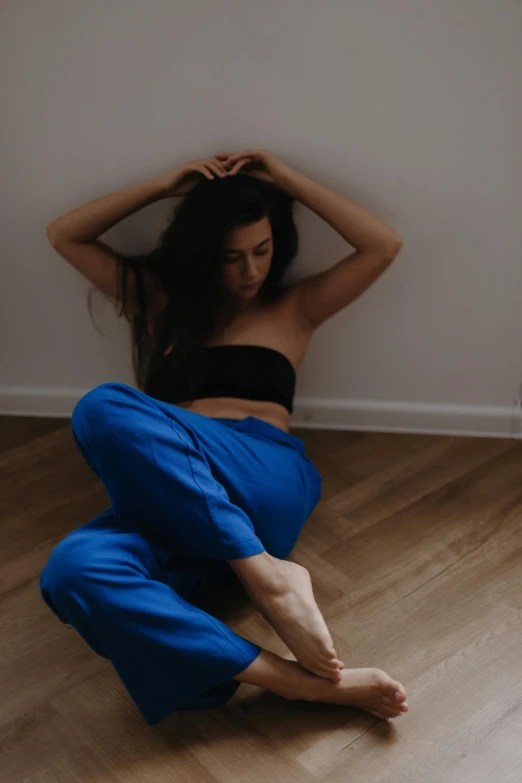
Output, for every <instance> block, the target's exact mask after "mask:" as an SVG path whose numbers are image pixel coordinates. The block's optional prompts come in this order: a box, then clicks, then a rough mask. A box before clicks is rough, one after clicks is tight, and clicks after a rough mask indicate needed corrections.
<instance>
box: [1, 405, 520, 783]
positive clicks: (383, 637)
mask: <svg viewBox="0 0 522 783" xmlns="http://www.w3.org/2000/svg"><path fill="white" fill-rule="evenodd" d="M296 434H298V435H299V437H302V438H303V439H304V440H305V442H306V445H307V451H308V454H309V456H310V457H311V458H312V459H313V461H314V462H315V463H316V464H317V466H318V467H319V469H320V471H321V473H322V474H323V477H324V493H323V498H322V500H321V503H320V504H319V506H318V508H317V509H316V511H315V512H314V514H313V515H312V517H311V518H310V520H309V521H308V523H307V525H306V527H305V530H304V532H303V534H302V536H301V539H300V540H299V542H298V544H297V546H296V548H295V550H294V552H293V553H292V559H294V560H295V561H296V562H299V563H302V564H303V565H304V566H306V567H307V568H308V569H309V570H310V572H311V574H312V579H313V582H314V585H315V591H316V597H317V600H318V603H319V605H320V606H321V609H322V610H323V612H324V614H325V617H326V618H327V622H328V624H329V626H330V628H331V631H332V633H333V636H334V638H335V641H336V644H337V645H338V646H339V648H340V651H341V653H342V656H343V658H344V660H345V662H346V663H347V665H351V666H378V667H380V668H383V669H385V670H386V671H388V672H389V673H390V674H392V676H394V677H396V678H398V679H399V680H401V681H402V682H403V683H404V685H405V687H406V688H407V690H408V694H409V698H408V701H409V704H410V712H409V713H408V714H407V715H406V716H404V717H403V718H401V719H400V720H398V721H396V722H395V723H394V724H385V723H382V722H380V721H377V720H376V719H374V718H372V717H370V716H369V715H366V714H364V713H362V712H359V711H357V710H353V709H347V708H340V707H333V706H328V705H317V704H314V705H312V704H305V703H292V702H284V701H282V700H281V699H278V698H277V697H276V696H274V695H272V694H269V693H266V692H263V691H260V690H259V689H257V688H254V687H251V686H242V687H241V688H240V689H239V690H238V692H237V694H236V696H235V697H234V699H233V700H232V701H231V702H229V703H228V704H227V705H226V706H224V707H222V708H220V709H217V710H212V711H201V712H199V711H198V712H186V713H175V714H172V715H171V716H170V717H169V718H168V719H167V720H166V721H164V722H163V723H162V724H161V725H160V726H158V727H156V728H153V729H151V728H148V727H147V726H146V725H145V724H144V723H143V722H142V720H141V719H140V717H139V715H138V714H137V712H136V710H135V708H134V706H133V704H132V702H131V700H130V699H129V697H128V695H127V694H126V692H125V690H124V689H123V687H122V686H121V684H120V683H119V681H118V678H117V677H116V675H115V673H114V672H113V670H112V668H111V666H110V664H109V663H108V662H107V661H104V660H103V659H100V658H97V657H96V656H95V655H94V654H93V653H91V651H90V650H89V649H88V648H87V647H86V646H85V645H84V643H83V642H82V641H81V639H79V638H78V637H77V636H76V634H75V633H74V632H73V631H71V630H70V629H69V628H67V627H65V626H63V625H61V624H60V623H59V622H58V620H57V619H56V618H55V617H54V616H53V615H52V614H51V613H50V612H49V610H48V609H47V607H45V606H44V604H43V603H42V601H41V599H40V596H39V592H38V578H39V573H40V571H41V569H42V567H43V565H44V564H45V562H46V560H47V557H48V556H49V553H50V552H51V550H52V548H53V547H54V546H55V544H56V542H57V541H59V540H60V539H61V538H62V537H63V536H64V535H66V534H67V533H68V532H69V531H71V530H73V529H74V528H76V527H78V526H79V525H80V524H82V523H84V522H86V521H87V520H88V519H90V518H92V517H93V516H94V515H95V514H97V513H99V512H100V511H102V510H103V509H104V508H106V507H107V505H108V502H107V496H106V493H105V490H104V488H103V487H102V486H101V485H100V483H99V482H98V481H97V479H96V478H95V476H94V475H93V474H92V473H91V471H90V470H89V468H88V467H87V466H86V465H85V464H84V462H83V460H82V458H81V456H80V455H79V453H78V452H77V450H76V447H75V445H74V442H73V439H72V436H71V433H70V428H69V422H68V421H67V420H62V419H35V418H31V417H27V418H16V417H3V418H1V417H0V499H1V500H0V504H1V505H0V566H1V570H0V617H1V622H0V654H1V655H0V693H1V698H0V783H15V782H16V783H51V782H52V783H72V782H73V781H82V783H122V782H123V781H125V783H148V781H151V782H152V781H154V783H163V781H165V783H167V781H183V782H184V783H196V782H197V783H216V782H217V783H225V782H226V783H236V781H237V783H261V782H262V783H265V782H266V781H275V782H279V781H281V783H283V781H284V783H309V782H310V781H327V782H328V783H341V781H342V782H343V783H344V781H350V783H407V782H411V783H467V782H468V781H469V782H470V783H520V781H522V743H521V742H520V737H521V735H522V481H521V473H522V444H521V443H520V442H518V441H512V440H493V439H471V438H455V437H436V436H417V435H393V434H381V433H373V434H370V435H365V434H363V433H344V432H318V431H299V432H296ZM211 604H213V605H214V609H215V612H216V614H218V615H219V616H220V617H222V618H224V619H226V621H227V622H228V623H229V624H230V625H231V627H233V628H234V630H236V631H238V632H239V633H241V634H243V635H245V636H247V637H248V638H250V639H252V640H253V641H255V642H257V643H260V644H263V645H264V646H266V647H267V648H268V649H271V650H274V651H275V652H284V646H283V645H282V643H281V642H280V640H279V639H278V638H277V637H276V635H275V634H274V632H273V631H272V629H271V628H270V627H269V626H268V625H267V623H266V622H265V621H264V620H263V619H262V618H261V617H259V615H258V614H257V613H256V612H255V611H254V609H253V608H252V607H251V605H250V604H249V603H248V601H247V600H246V599H245V597H244V595H243V594H238V593H237V590H236V589H235V587H234V585H229V586H228V587H227V586H224V587H223V590H222V591H220V592H219V593H218V594H217V595H214V596H212V598H211Z"/></svg>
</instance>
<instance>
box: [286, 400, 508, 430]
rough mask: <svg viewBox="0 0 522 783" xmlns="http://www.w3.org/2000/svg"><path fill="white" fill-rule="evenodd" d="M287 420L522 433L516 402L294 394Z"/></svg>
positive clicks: (320, 425) (327, 425) (336, 426)
mask: <svg viewBox="0 0 522 783" xmlns="http://www.w3.org/2000/svg"><path fill="white" fill-rule="evenodd" d="M292 426H294V427H306V428H310V429H332V430H364V431H367V432H368V431H372V430H373V431H378V432H418V433H423V434H435V435H470V436H476V437H490V438H520V437H522V417H521V410H520V408H519V407H518V406H515V405H512V406H507V405H506V406H500V405H499V406H495V405H440V404H436V403H417V402H386V401H384V400H324V399H317V398H301V399H299V398H298V399H296V401H295V406H294V414H293V416H292Z"/></svg>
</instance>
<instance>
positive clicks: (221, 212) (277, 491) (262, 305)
mask: <svg viewBox="0 0 522 783" xmlns="http://www.w3.org/2000/svg"><path fill="white" fill-rule="evenodd" d="M181 195H183V196H185V198H184V200H182V201H181V202H180V204H179V206H178V208H177V210H176V212H175V214H174V217H173V220H172V222H171V224H170V225H169V227H168V228H167V229H166V231H165V233H164V235H163V237H162V239H161V242H160V244H159V246H158V248H157V250H155V251H154V252H153V253H151V254H150V255H148V256H145V257H140V258H123V257H122V256H120V255H118V254H117V253H115V252H114V251H113V250H111V249H110V248H109V247H108V246H107V245H105V244H103V243H102V242H100V241H99V240H98V237H99V236H100V235H101V234H103V233H104V232H105V231H107V230H108V229H109V228H111V226H113V225H115V224H116V223H118V222H119V221H120V220H122V219H123V218H125V217H127V216H128V215H130V214H132V213H134V212H136V211H137V210H139V209H141V208H142V207H144V206H145V205H147V204H150V203H152V202H154V201H157V200H159V199H162V198H165V197H168V196H181ZM296 199H297V200H298V201H300V202H302V203H303V204H305V205H306V206H307V207H308V208H309V209H311V210H313V211H314V212H315V213H316V214H317V215H319V216H320V217H321V218H323V219H324V220H326V221H327V223H329V224H330V225H331V226H332V227H333V228H334V229H335V230H336V231H338V232H339V233H340V234H341V236H342V237H343V238H344V239H346V241H347V242H349V243H350V245H352V246H353V247H354V248H355V252H354V253H353V254H351V255H350V256H347V257H346V258H344V259H343V260H342V261H340V262H339V263H338V264H337V265H336V266H334V267H332V268H331V269H328V270H327V271H323V272H320V273H319V274H315V275H312V276H311V277H309V278H307V279H305V280H303V281H301V282H299V283H297V284H294V285H290V286H283V285H282V284H281V279H282V276H283V273H284V272H285V270H286V268H287V266H288V264H289V263H290V261H291V260H292V258H293V257H294V256H295V254H296V252H297V234H296V230H295V225H294V222H293V217H292V204H293V202H294V200H296ZM47 234H48V237H49V239H50V241H51V243H52V244H53V246H54V247H55V248H56V250H57V251H58V252H59V253H60V254H61V255H62V256H63V257H64V258H65V259H66V260H67V261H69V262H70V263H71V264H73V266H75V267H76V268H77V269H78V270H79V271H80V272H81V273H82V274H83V275H84V276H85V277H87V279H88V280H90V281H91V282H92V283H93V284H94V285H95V286H96V287H97V288H98V289H100V290H101V291H103V292H105V293H106V294H107V295H108V296H110V297H111V298H113V299H114V300H116V301H117V302H120V303H121V311H120V315H121V314H124V315H125V316H126V317H127V318H128V319H129V321H130V322H131V324H132V335H133V346H134V364H135V369H136V374H137V380H138V386H139V389H134V388H132V387H130V386H128V385H125V384H120V383H106V384H102V385H101V386H99V387H97V388H95V389H93V390H92V391H90V392H89V393H88V394H86V395H85V396H84V397H83V398H82V399H81V400H80V401H79V402H78V404H77V405H76V407H75V409H74V412H73V416H72V431H73V435H74V438H75V441H76V443H77V445H78V447H79V449H80V451H81V452H82V454H83V456H84V457H85V459H86V461H87V462H88V464H89V465H90V467H91V468H92V470H93V471H94V472H95V473H96V475H97V476H98V477H99V478H100V480H101V481H102V482H103V483H104V485H105V487H106V489H107V492H108V494H109V497H110V500H111V503H112V505H111V507H110V508H109V509H108V510H107V511H105V512H103V513H102V514H100V515H99V516H98V517H96V518H95V519H94V520H92V521H91V522H89V523H88V524H86V525H84V526H83V527H81V528H80V529H79V530H76V531H75V532H73V533H72V534H71V535H69V536H68V537H67V538H65V539H64V541H62V542H61V543H60V544H59V545H58V547H57V548H56V549H55V551H54V552H53V554H52V555H51V558H50V560H49V563H48V564H47V566H46V568H45V570H44V572H43V574H42V580H41V587H42V595H43V597H44V600H45V601H46V602H47V603H48V605H49V606H50V607H51V609H52V610H53V611H54V612H55V613H56V614H57V615H58V617H59V618H60V619H61V620H62V621H63V622H66V623H69V624H71V625H72V626H73V627H74V628H75V629H76V630H77V631H78V632H79V633H80V635H81V636H82V637H83V639H84V640H85V641H86V642H87V643H88V644H89V645H90V646H91V648H92V649H93V650H95V651H96V652H97V653H98V654H100V655H103V656H105V657H107V658H108V659H110V661H111V662H112V664H113V665H114V667H115V669H116V671H117V673H118V675H119V676H120V678H121V680H122V681H123V683H124V685H125V686H126V688H127V690H128V691H129V693H130V695H131V697H132V698H133V700H134V702H135V703H136V705H137V707H138V709H139V710H140V711H141V713H142V715H143V717H144V718H145V720H146V721H147V722H148V723H149V724H154V723H157V722H159V721H160V720H162V719H163V718H165V717H166V716H167V715H168V714H169V713H170V712H171V711H173V710H182V709H195V708H202V707H211V706H216V705H219V704H222V703H224V702H225V701H226V700H227V699H229V698H230V697H231V696H232V694H233V693H234V691H235V690H236V688H237V687H238V686H239V683H241V682H246V683H250V684H253V685H257V686H260V687H262V688H267V689H269V690H271V691H273V692H275V693H276V694H279V695H280V696H282V697H284V698H286V699H305V700H308V701H325V702H333V703H341V704H347V705H351V706H356V707H359V708H362V709H365V710H367V711H369V712H371V713H372V714H373V715H376V716H377V717H379V718H382V719H383V720H387V719H389V718H393V717H397V716H399V715H402V714H403V713H404V712H406V711H407V709H408V708H407V704H406V693H405V691H404V688H403V686H402V685H401V684H400V683H398V682H396V681H395V680H393V679H392V678H391V677H389V676H388V675H387V674H386V673H385V672H383V671H381V670H379V669H346V668H344V665H343V663H342V662H341V661H340V660H339V659H338V657H337V654H336V651H335V649H334V645H333V643H332V639H331V636H330V633H329V631H328V628H327V627H326V624H325V621H324V619H323V617H322V615H321V613H320V611H319V608H318V606H317V604H316V603H315V600H314V597H313V592H312V587H311V582H310V577H309V575H308V572H307V571H306V570H305V569H304V568H303V567H301V566H299V565H297V564H295V563H291V562H288V561H285V558H286V557H287V556H288V554H289V553H290V551H291V549H292V547H293V546H294V544H295V541H296V539H297V537H298V535H299V533H300V530H301V528H302V526H303V524H304V522H305V521H306V519H307V517H308V516H309V515H310V513H311V512H312V510H313V508H314V506H315V505H316V503H317V501H318V499H319V496H320V493H321V479H320V476H319V474H318V472H317V470H316V469H315V467H314V466H313V464H312V463H311V462H310V460H309V459H308V457H307V456H306V454H305V452H304V446H303V442H302V441H301V440H300V439H298V438H296V437H295V436H293V435H291V434H290V433H289V432H288V428H289V420H290V413H291V411H292V398H293V392H294V385H295V373H296V370H298V368H299V366H300V364H301V362H302V360H303V357H304V354H305V351H306V348H307V345H308V342H309V340H310V338H311V336H312V334H313V333H314V331H315V329H316V328H317V327H318V326H319V325H320V324H322V323H323V322H324V321H325V320H326V319H327V318H329V317H330V316H332V315H333V314H334V313H336V312H338V311H339V310H341V309H342V308H343V307H346V305H348V304H349V303H350V302H352V301H353V300H354V299H355V298H356V297H358V296H359V295H360V294H361V293H362V292H363V291H364V290H365V289H367V288H368V286H369V285H370V284H371V283H372V282H373V281H374V280H376V279H377V278H378V277H379V275H381V274H382V272H384V270H385V269H386V268H387V267H388V266H389V264H390V263H391V261H392V260H393V259H394V258H395V256H396V255H397V253H398V252H399V250H400V248H401V239H400V237H399V236H398V235H397V234H396V233H395V231H393V229H391V228H390V227H389V226H387V225H386V224H385V223H383V222H382V221H380V220H378V219H377V218H376V217H374V216H373V215H371V214H370V213H369V212H367V211H366V210H364V209H362V208H361V207H358V206H356V205H355V204H353V203H352V202H350V201H348V200H347V199H345V198H343V197H342V196H339V195H336V194H335V193H333V192H331V191H330V190H328V189H326V188H325V187H322V186H321V185H318V184H317V183H315V182H313V181H312V180H310V179H308V178H307V177H306V176H304V175H303V174H301V173H299V172H298V171H295V170H294V169H292V168H290V167H289V166H287V165H286V164H284V163H283V162H282V161H280V160H278V159H277V158H276V157H274V156H273V155H271V154H270V153H268V152H266V151H264V150H261V151H259V150H247V151H245V152H241V153H239V154H236V155H228V154H222V155H216V156H215V157H214V158H212V159H209V160H198V161H191V162H190V163H186V164H185V165H183V166H181V167H179V168H177V169H174V170H173V171H170V172H169V173H168V174H166V175H164V176H160V177H156V178H153V179H150V180H147V181H146V182H144V183H142V184H139V185H135V186H133V187H130V188H128V189H126V190H123V191H120V192H118V193H114V194H112V195H108V196H105V197H104V198H100V199H98V200H96V201H93V202H90V203H88V204H85V205H83V206H81V207H79V208H78V209H76V210H73V211H72V212H68V213H67V214H65V215H64V216H63V217H60V218H58V220H56V221H54V222H53V223H51V224H50V225H49V226H48V228H47ZM230 569H231V570H232V571H233V572H234V573H235V574H236V575H237V577H238V578H239V579H240V581H241V582H242V584H243V585H244V587H245V588H246V590H247V592H248V594H249V595H250V597H251V598H252V600H253V601H254V603H255V604H256V606H257V607H258V609H259V610H260V612H261V613H262V614H263V616H264V617H265V618H266V619H267V620H268V622H269V623H270V624H271V625H272V626H273V628H274V629H275V631H276V632H277V633H278V634H279V636H280V637H281V639H282V640H283V641H284V642H285V643H286V645H287V646H288V647H289V649H290V650H291V652H292V653H293V656H295V657H294V658H293V660H288V659H283V658H280V657H279V656H277V655H274V654H273V653H270V652H268V651H266V650H262V649H261V648H260V647H259V646H257V645H255V644H252V643H251V642H249V641H247V640H245V639H243V638H241V637H239V636H238V635H236V634H234V633H232V631H231V630H230V629H229V628H228V627H227V626H226V625H224V624H223V623H221V622H219V621H218V620H217V619H215V618H214V617H211V616H210V615H209V614H207V613H205V612H204V611H202V610H201V609H200V608H196V607H195V606H194V605H193V604H191V603H190V598H191V596H193V595H194V593H195V591H196V590H199V589H201V588H202V587H208V586H209V585H211V584H214V583H215V582H216V581H217V580H219V579H221V578H222V577H223V576H224V575H225V574H226V573H230Z"/></svg>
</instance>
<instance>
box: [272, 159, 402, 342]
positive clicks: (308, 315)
mask: <svg viewBox="0 0 522 783" xmlns="http://www.w3.org/2000/svg"><path fill="white" fill-rule="evenodd" d="M282 184H283V186H284V187H285V189H286V190H287V191H288V193H290V195H291V196H293V197H294V198H296V199H297V200H298V201H301V202H302V203H303V204H304V205H305V206H307V207H308V208H309V209H311V210H312V211H313V212H315V214H316V215H319V217H321V218H323V220H326V222H327V223H328V224H329V225H330V226H331V227H332V228H333V229H335V230H336V231H337V232H338V233H339V234H340V235H341V236H342V237H343V239H346V241H347V242H349V243H350V245H352V247H354V248H355V252H354V253H350V254H349V255H348V256H347V257H346V258H343V259H342V260H341V261H339V262H338V263H337V264H335V266H333V267H331V268H330V269H326V270H325V271H324V272H319V273H318V274H316V275H312V276H311V277H309V278H307V279H306V280H303V281H302V282H300V283H298V285H297V286H296V289H295V290H296V297H297V302H298V306H299V309H300V311H301V313H302V315H303V317H304V319H305V322H306V323H307V324H309V326H310V327H311V328H314V329H315V328H316V327H317V326H319V325H320V324H321V323H323V321H325V320H326V319H327V318H330V317H331V316H332V315H334V314H335V313H337V312H338V311H339V310H342V309H343V308H344V307H346V306H347V305H349V304H350V303H351V302H353V301H354V300H355V299H357V298H358V297H359V296H360V295H361V294H362V293H363V292H364V291H366V289H367V288H369V286H370V285H371V284H372V283H373V282H375V280H377V278H378V277H380V276H381V275H382V273H383V272H384V271H385V270H386V269H387V268H388V267H389V265H390V264H391V262H392V261H393V260H394V258H395V257H396V255H397V254H398V253H399V251H400V250H401V248H402V239H401V237H400V236H399V235H398V234H397V232H396V231H394V230H393V229H392V228H390V226H388V225H387V224H386V223H384V222H383V221H382V220H379V218H377V217H375V216H374V215H372V214H371V213H370V212H368V211H367V210H366V209H363V207H359V206H357V204H354V203H353V202H352V201H349V200H348V199H347V198H344V197H343V196H340V195H338V194H337V193H334V192H333V191H331V190H328V188H325V187H323V186H322V185H319V184H318V183H316V182H313V181H312V180H311V179H308V177H305V176H304V174H301V173H299V172H298V171H294V170H291V172H289V174H288V175H287V177H286V178H285V179H284V181H283V183H282Z"/></svg>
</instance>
